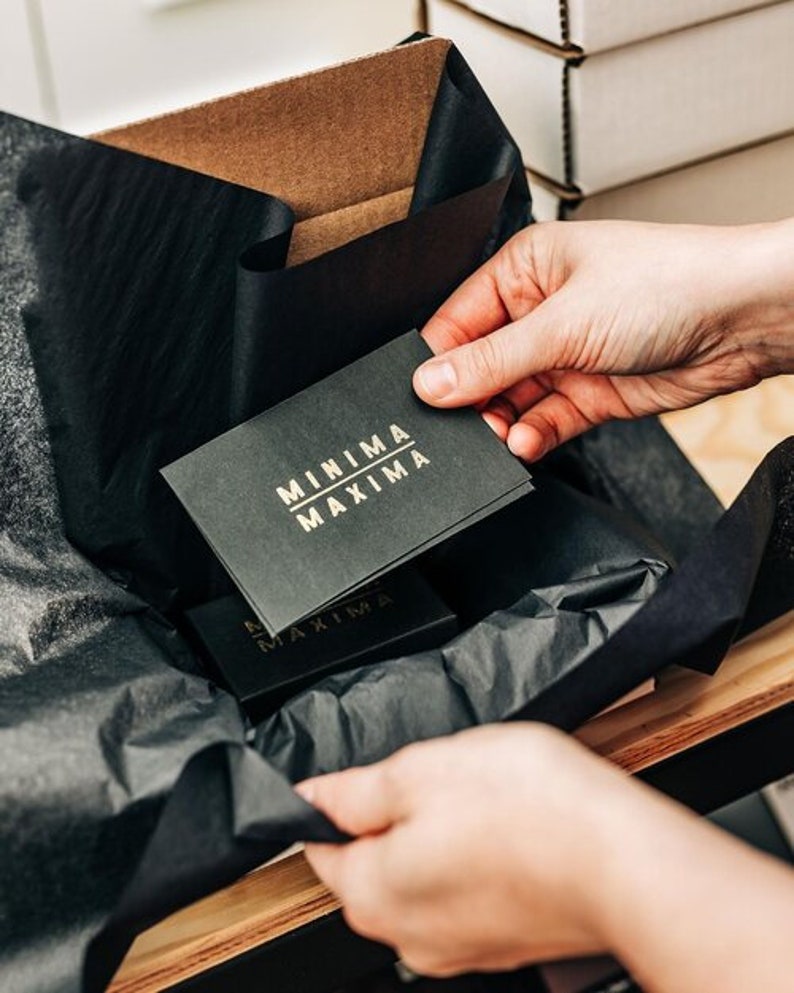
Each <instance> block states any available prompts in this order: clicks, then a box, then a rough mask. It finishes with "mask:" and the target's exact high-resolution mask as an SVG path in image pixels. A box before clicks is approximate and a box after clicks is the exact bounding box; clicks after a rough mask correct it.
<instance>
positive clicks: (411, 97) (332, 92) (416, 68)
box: [96, 38, 451, 264]
mask: <svg viewBox="0 0 794 993" xmlns="http://www.w3.org/2000/svg"><path fill="white" fill-rule="evenodd" d="M450 47H451V43H450V42H449V41H446V40H442V39H438V38H429V39H426V40H422V41H417V42H415V43H413V44H410V45H403V46H399V47H397V48H393V49H389V50H388V51H385V52H380V53H377V54H375V55H371V56H367V57H365V58H362V59H357V60H354V61H351V62H346V63H343V64H341V65H338V66H333V67H331V68H328V69H322V70H319V71H317V72H312V73H308V74H307V75H304V76H298V77H294V78H292V79H286V80H282V81H279V82H277V83H272V84H270V85H268V86H263V87H260V88H257V89H253V90H246V91H244V92H242V93H236V94H234V95H232V96H229V97H224V98H221V99H219V100H213V101H209V102H207V103H202V104H199V105H197V106H195V107H189V108H187V109H185V110H180V111H176V112H174V113H170V114H166V115H163V116H161V117H155V118H152V119H150V120H146V121H141V122H139V123H136V124H131V125H127V126H125V127H122V128H119V129H116V130H112V131H106V132H103V133H102V134H100V135H98V136H96V137H97V139H98V140H99V141H102V142H104V143H106V144H109V145H114V146H116V147H118V148H124V149H127V150H129V151H133V152H137V153H139V154H142V155H147V156H151V157H152V158H156V159H160V160H161V161H163V162H169V163H172V164H174V165H180V166H184V167H186V168H189V169H192V170H195V171H197V172H202V173H205V174H207V175H210V176H214V177H216V178H218V179H224V180H227V181H229V182H233V183H237V184H239V185H242V186H247V187H249V188H251V189H254V190H259V191H262V192H266V193H270V194H272V195H274V196H277V197H279V198H280V199H282V200H284V201H286V202H287V203H288V204H289V205H290V206H291V207H292V209H293V210H294V211H295V214H296V218H297V221H298V224H297V226H296V229H295V232H294V234H293V239H292V245H291V253H290V263H293V264H294V263H295V262H297V261H304V260H305V259H306V258H309V257H312V256H315V255H317V254H320V253H321V252H323V251H327V250H328V249H329V248H331V247H335V246H336V245H338V244H340V243H343V242H345V241H347V240H351V239H352V238H355V237H359V236H360V235H362V234H366V233H367V232H369V231H372V230H374V229H375V228H377V227H380V226H382V225H383V224H385V223H389V222H390V221H395V220H399V219H401V218H402V217H404V216H405V215H406V213H407V210H408V203H409V201H410V190H411V189H412V187H413V183H414V179H415V177H416V173H417V169H418V167H419V161H420V158H421V155H422V149H423V146H424V140H425V133H426V131H427V126H428V122H429V120H430V114H431V111H432V108H433V102H434V99H435V95H436V91H437V89H438V84H439V79H440V77H441V73H442V70H443V67H444V64H445V61H446V57H447V53H448V52H449V49H450ZM406 191H407V192H406ZM392 194H397V195H396V196H392ZM307 219H311V224H307V225H306V226H305V229H304V225H303V224H302V223H301V222H306V221H307Z"/></svg>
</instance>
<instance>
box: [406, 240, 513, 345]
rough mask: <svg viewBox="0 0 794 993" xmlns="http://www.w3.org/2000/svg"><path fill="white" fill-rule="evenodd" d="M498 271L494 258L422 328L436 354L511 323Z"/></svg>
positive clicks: (463, 285) (465, 282) (425, 337)
mask: <svg viewBox="0 0 794 993" xmlns="http://www.w3.org/2000/svg"><path fill="white" fill-rule="evenodd" d="M509 322H510V315H509V314H508V312H507V308H506V307H505V304H504V302H503V301H502V297H501V295H500V293H499V287H498V283H497V280H496V276H495V274H494V264H493V260H491V261H489V262H486V264H485V265H484V266H482V268H480V269H478V270H477V272H475V273H474V274H473V275H471V276H469V278H468V279H467V280H465V281H464V282H463V283H461V285H460V286H459V287H458V288H457V290H455V292H454V293H453V294H452V295H451V296H450V297H449V298H448V299H447V300H446V302H445V303H444V304H442V306H441V307H439V309H438V310H437V311H436V312H435V314H434V315H433V316H432V317H431V318H430V320H429V321H428V322H427V324H425V326H424V328H422V337H423V338H424V339H425V341H426V342H427V344H428V345H429V346H430V348H431V349H432V350H433V352H434V353H435V354H436V355H439V354H440V353H441V352H447V351H449V350H450V349H451V348H457V346H458V345H463V344H464V343H465V342H467V341H472V340H474V339H475V338H481V337H482V336H483V335H486V334H490V332H491V331H494V330H496V328H500V327H502V325H504V324H509Z"/></svg>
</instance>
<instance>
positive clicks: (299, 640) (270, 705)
mask: <svg viewBox="0 0 794 993" xmlns="http://www.w3.org/2000/svg"><path fill="white" fill-rule="evenodd" d="M185 619H186V621H187V623H188V625H189V629H190V631H191V632H192V635H193V638H194V640H195V643H196V644H197V645H198V646H199V651H200V654H201V656H202V657H203V658H204V659H205V661H206V663H207V664H208V665H209V666H210V667H211V669H212V671H213V673H216V674H217V678H218V680H219V682H220V683H221V684H222V685H224V686H227V687H228V689H229V690H230V691H231V692H232V693H233V694H234V695H235V697H237V699H238V700H240V702H241V703H242V705H243V707H244V708H245V711H246V713H247V714H248V716H249V717H250V718H251V719H252V720H254V721H261V720H262V719H263V718H264V717H267V716H268V715H270V714H272V713H273V712H274V711H275V710H277V709H278V707H280V706H281V705H282V704H283V703H284V702H285V701H286V700H288V699H289V698H290V697H291V696H295V695H296V694H297V693H298V692H300V691H301V690H304V689H306V687H308V686H311V685H312V684H313V683H317V682H319V681H320V680H321V679H322V678H324V677H325V676H330V675H332V674H333V673H336V672H341V671H343V670H346V669H353V668H355V667H357V666H360V665H364V664H368V665H371V664H373V663H375V662H382V661H383V660H384V659H388V658H395V657H397V656H400V655H410V654H412V653H414V652H420V651H423V650H425V649H428V648H436V647H437V646H439V645H442V644H444V642H446V641H449V639H450V638H452V636H453V635H454V634H456V632H457V627H458V624H457V618H456V617H455V615H454V614H453V613H452V611H450V609H449V608H448V607H447V606H446V604H445V603H444V602H443V601H442V600H441V598H440V597H439V596H438V595H437V594H436V592H435V591H434V590H433V588H432V587H431V586H430V584H429V583H428V582H427V581H426V580H425V579H424V578H423V577H422V575H421V573H420V572H419V571H418V570H417V569H415V568H411V567H410V566H406V567H404V568H402V569H400V570H397V571H396V572H393V573H390V574H388V575H386V576H384V577H382V578H381V579H379V580H377V581H375V582H373V583H370V584H369V585H368V586H367V587H365V588H364V589H362V590H360V591H359V592H358V593H357V594H355V595H353V596H349V597H346V598H345V600H344V601H342V602H337V603H335V604H333V605H332V606H331V607H329V608H327V609H326V610H323V611H321V612H320V613H319V614H316V615H314V616H313V617H309V618H307V619H306V620H304V621H302V622H301V623H299V624H294V625H292V626H291V627H290V628H288V629H287V630H286V631H284V632H282V633H281V634H279V635H275V636H273V635H270V634H268V632H267V631H266V630H265V629H264V627H263V625H262V623H261V622H260V621H258V620H257V619H256V616H255V615H254V613H253V611H252V610H251V608H250V607H249V606H248V604H247V603H246V602H245V600H244V599H243V598H242V597H241V596H240V595H239V594H236V593H233V594H230V595H229V596H226V597H221V598H220V599H219V600H213V601H212V602H211V603H208V604H203V605H202V606H200V607H194V608H193V609H192V610H188V611H187V613H186V615H185Z"/></svg>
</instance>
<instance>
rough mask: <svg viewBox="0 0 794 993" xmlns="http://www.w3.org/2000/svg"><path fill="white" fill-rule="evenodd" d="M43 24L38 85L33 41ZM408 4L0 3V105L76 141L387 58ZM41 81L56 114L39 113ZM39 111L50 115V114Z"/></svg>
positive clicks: (349, 0) (406, 0) (216, 0)
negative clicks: (375, 54)
mask: <svg viewBox="0 0 794 993" xmlns="http://www.w3.org/2000/svg"><path fill="white" fill-rule="evenodd" d="M26 4H27V5H28V6H29V7H30V9H31V12H32V14H33V22H34V27H35V24H36V22H37V21H38V22H39V23H40V25H41V37H40V39H39V42H40V44H39V52H38V55H39V70H40V71H39V74H38V78H37V77H36V75H35V74H32V72H31V66H32V65H33V58H32V54H31V53H30V48H31V38H30V30H29V25H28V19H27V18H26V17H25V8H26ZM417 9H418V3H417V0H0V18H1V20H0V39H1V40H0V62H5V59H4V58H3V56H4V54H5V53H4V48H5V47H8V48H9V50H10V51H12V52H16V50H17V46H18V45H19V52H23V51H24V50H26V49H27V50H28V57H27V63H26V65H27V71H26V69H25V66H23V65H22V63H21V59H20V58H17V59H16V61H11V62H10V63H9V64H8V65H3V66H2V68H0V72H2V75H1V76H0V106H2V107H3V109H7V110H11V111H14V112H17V113H22V114H24V115H25V116H32V117H35V118H37V119H39V120H47V121H48V122H49V123H53V124H57V125H59V126H61V127H63V128H65V129H66V130H68V131H73V132H76V133H78V134H83V133H87V132H90V131H95V130H99V129H101V128H104V127H109V126H111V125H115V124H119V123H122V122H124V121H129V120H135V119H138V118H140V117H145V116H147V115H149V114H153V113H159V112H161V111H165V110H170V109H173V108H175V107H179V106H184V105H186V104H189V103H195V102H196V101H199V100H204V99H208V98H210V97H214V96H217V95H219V94H222V93H229V92H232V91H234V90H238V89H241V88H244V87H247V86H254V85H257V84H259V83H263V82H268V81H269V80H272V79H278V78H282V77H284V76H288V75H292V74H294V73H298V72H304V71H306V70H308V69H313V68H317V67H319V66H322V65H327V64H329V63H332V62H338V61H340V60H342V59H347V58H352V57H355V56H357V55H363V54H366V53H367V52H370V51H374V50H376V49H378V48H384V47H388V46H389V45H393V44H395V43H396V42H398V41H400V40H401V39H402V38H403V37H405V36H406V35H408V34H410V33H411V32H412V31H413V30H415V27H416V23H417ZM42 76H43V77H44V80H43V81H44V83H45V86H44V93H45V96H46V94H47V92H48V90H47V86H46V84H47V81H48V77H49V81H50V82H51V92H52V95H53V102H54V107H52V108H48V107H47V106H46V105H44V106H42V101H41V97H40V95H37V94H39V93H40V91H41V88H42V87H41V82H42ZM48 111H49V112H48Z"/></svg>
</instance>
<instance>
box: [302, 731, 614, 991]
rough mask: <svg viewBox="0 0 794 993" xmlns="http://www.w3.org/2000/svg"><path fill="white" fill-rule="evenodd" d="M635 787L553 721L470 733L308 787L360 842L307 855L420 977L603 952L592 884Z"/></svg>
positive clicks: (361, 920)
mask: <svg viewBox="0 0 794 993" xmlns="http://www.w3.org/2000/svg"><path fill="white" fill-rule="evenodd" d="M624 778H625V777H623V776H622V775H621V774H620V773H619V772H617V770H614V769H612V768H610V767H608V766H607V765H606V764H605V763H602V762H600V761H599V760H598V759H596V758H595V757H593V756H592V755H590V753H588V752H587V751H586V750H585V749H584V748H582V747H581V746H579V745H577V744H576V743H575V742H574V741H573V740H572V739H569V738H568V737H567V736H565V735H563V734H561V733H559V732H556V731H553V730H551V729H549V728H546V727H544V726H542V725H529V724H526V725H519V724H516V725H511V726H507V725H505V726H502V727H488V728H480V729H477V730H473V731H467V732H463V733H461V734H458V735H455V736H454V737H452V738H444V739H438V740H435V741H432V742H427V743H424V744H419V745H412V746H410V747H408V748H405V749H403V750H402V751H400V752H398V753H397V754H395V755H394V756H392V757H391V758H389V759H387V760H386V761H384V762H381V763H379V764H377V765H372V766H368V767H364V768H360V769H354V770H351V771H349V772H345V773H337V774H332V775H329V776H325V777H322V778H319V779H315V780H309V781H307V782H306V783H304V784H302V785H301V786H299V787H298V789H299V792H301V793H302V794H303V795H304V796H305V797H306V798H307V799H309V800H310V802H311V803H313V804H315V805H316V806H317V807H318V808H319V809H320V810H322V811H324V812H325V813H326V814H327V815H328V816H329V817H330V818H331V819H332V820H333V821H334V822H335V823H336V824H337V825H338V826H339V827H341V828H342V829H343V830H345V831H347V832H349V833H351V834H353V835H355V836H361V837H360V840H357V841H355V842H353V843H351V844H348V845H344V846H338V847H337V846H332V845H307V847H306V854H307V856H308V858H309V861H310V862H311V864H312V866H313V867H314V869H315V870H316V871H317V873H318V874H319V875H320V876H321V878H322V879H324V880H325V882H326V883H327V884H328V885H329V886H330V887H331V889H333V890H334V891H335V892H337V893H338V894H339V895H340V896H341V898H342V900H343V903H344V912H345V915H346V917H347V920H348V921H349V923H350V924H351V926H352V927H354V928H355V929H356V930H358V931H360V932H361V933H362V934H364V935H367V936H369V937H372V938H376V939H378V940H380V941H385V942H387V943H388V944H390V945H393V946H395V947H396V948H397V949H398V950H399V952H400V954H401V956H402V957H403V959H404V961H405V962H406V963H407V964H408V965H409V966H411V967H412V968H413V969H415V970H416V971H418V972H421V973H426V974H433V975H445V974H450V973H456V972H461V971H464V970H468V969H475V968H476V969H478V970H482V969H497V968H509V967H512V966H516V965H518V964H520V963H523V962H527V961H529V960H533V959H538V958H549V957H554V956H560V955H566V954H577V953H585V952H592V951H596V950H598V949H600V948H601V947H602V945H603V941H602V938H601V936H600V935H599V933H598V931H597V930H596V928H595V927H594V926H593V922H592V921H591V919H590V917H589V915H588V902H589V901H588V897H587V894H586V892H585V889H586V881H589V880H592V871H591V869H592V866H593V865H597V864H598V863H599V860H600V856H599V854H598V852H599V848H600V845H601V844H602V841H601V836H602V835H603V831H602V829H601V828H600V827H599V826H598V825H599V821H600V820H601V818H602V813H601V812H602V811H603V809H604V805H605V804H607V805H608V804H609V803H610V800H611V798H612V797H613V796H614V795H615V794H618V795H619V794H620V793H621V791H622V790H623V789H624V788H625V783H624ZM588 863H589V867H588Z"/></svg>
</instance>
